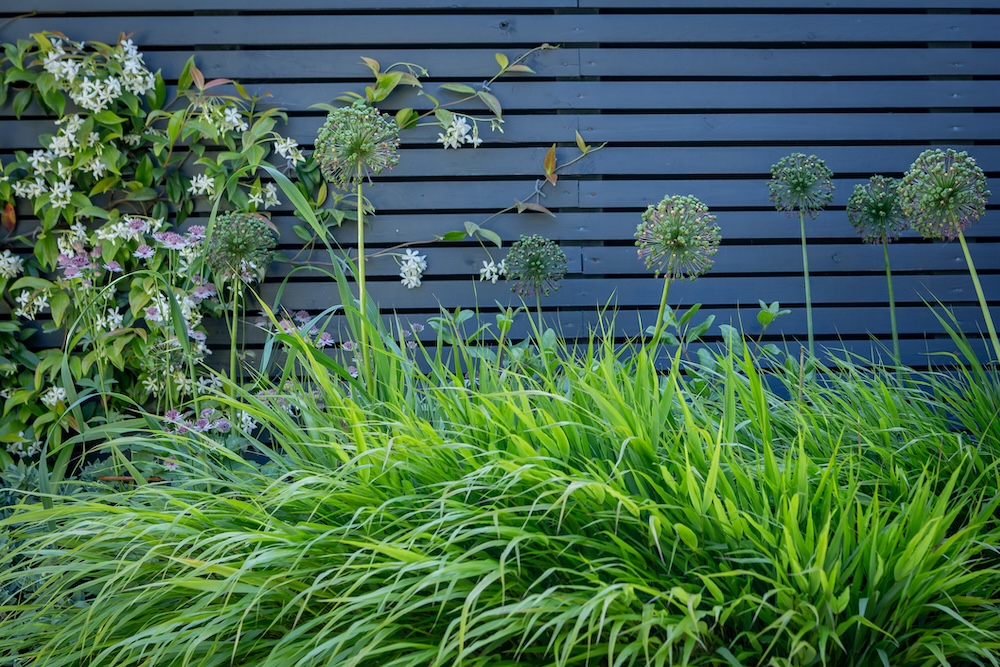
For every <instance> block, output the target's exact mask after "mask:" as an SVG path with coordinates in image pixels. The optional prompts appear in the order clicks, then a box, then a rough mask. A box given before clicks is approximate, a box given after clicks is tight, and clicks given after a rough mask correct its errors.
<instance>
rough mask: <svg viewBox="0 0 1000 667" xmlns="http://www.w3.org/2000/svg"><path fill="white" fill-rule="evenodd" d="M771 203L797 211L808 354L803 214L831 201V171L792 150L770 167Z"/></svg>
mask: <svg viewBox="0 0 1000 667" xmlns="http://www.w3.org/2000/svg"><path fill="white" fill-rule="evenodd" d="M767 187H768V189H769V190H770V192H771V203H773V204H774V207H775V208H776V209H777V210H779V211H786V212H787V213H788V215H792V213H793V212H795V211H798V214H799V226H800V227H801V235H802V276H803V278H804V279H805V284H806V331H807V335H808V338H809V354H810V355H815V345H814V342H813V318H812V293H811V292H810V289H809V254H808V252H807V250H806V216H807V215H808V216H809V217H810V218H815V217H816V216H818V215H819V214H820V212H821V211H822V210H823V209H824V208H825V207H826V206H828V205H829V204H830V203H831V202H833V172H832V171H830V169H829V168H828V167H827V166H826V163H824V162H823V160H821V159H819V158H818V157H816V156H815V155H809V156H806V155H804V154H803V153H792V154H791V155H788V156H786V157H783V158H781V159H780V160H778V162H777V163H776V164H775V165H773V166H772V167H771V181H770V182H769V183H768V184H767Z"/></svg>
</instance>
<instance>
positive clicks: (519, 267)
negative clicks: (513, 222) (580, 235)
mask: <svg viewBox="0 0 1000 667" xmlns="http://www.w3.org/2000/svg"><path fill="white" fill-rule="evenodd" d="M505 261H506V264H507V278H508V280H513V281H514V286H513V287H511V291H513V292H516V293H517V294H519V295H521V296H522V297H529V296H534V295H535V294H542V295H544V296H548V295H549V292H551V291H553V290H557V289H559V281H560V280H562V279H563V277H564V276H565V275H566V266H567V263H568V262H567V260H566V253H564V252H563V250H562V248H560V247H559V246H558V245H556V244H555V243H554V242H552V241H550V240H549V239H546V238H543V237H541V236H539V235H538V234H532V235H531V236H522V237H521V238H520V239H518V240H517V241H515V242H514V245H512V246H511V247H510V252H509V253H508V254H507V258H506V260H505Z"/></svg>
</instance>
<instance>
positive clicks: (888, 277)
mask: <svg viewBox="0 0 1000 667" xmlns="http://www.w3.org/2000/svg"><path fill="white" fill-rule="evenodd" d="M882 254H883V255H884V256H885V281H886V284H887V285H888V287H889V325H890V326H891V327H892V354H893V357H894V359H895V362H896V365H897V366H901V365H902V364H903V361H902V357H901V356H900V354H899V330H898V329H897V328H896V297H895V295H894V294H893V291H892V269H891V268H890V267H889V241H888V240H887V239H884V238H883V239H882Z"/></svg>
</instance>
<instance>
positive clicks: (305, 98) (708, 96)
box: [247, 79, 997, 113]
mask: <svg viewBox="0 0 1000 667" xmlns="http://www.w3.org/2000/svg"><path fill="white" fill-rule="evenodd" d="M463 83H467V84H471V85H473V86H475V85H478V84H479V83H480V82H479V81H466V82H463ZM348 88H354V89H355V90H356V92H357V91H360V90H361V89H362V88H363V86H362V85H357V84H356V85H355V86H353V87H348ZM491 89H492V90H493V92H494V94H495V95H496V96H497V97H498V98H499V99H500V100H503V105H504V108H505V109H508V110H510V111H514V110H531V111H536V112H540V111H541V112H545V111H552V110H582V109H594V110H597V109H600V110H608V111H628V112H634V111H635V110H660V109H672V110H687V111H691V110H712V111H718V110H734V109H741V110H747V111H760V110H763V109H770V110H775V111H782V112H789V111H793V110H831V109H845V110H862V109H864V110H874V109H932V108H934V109H957V108H967V107H987V108H990V107H994V106H995V105H996V104H997V96H996V84H995V82H993V81H977V80H971V81H967V80H954V81H840V80H831V81H727V82H715V81H646V82H642V84H641V85H637V84H636V83H634V82H630V81H550V82H541V81H530V80H523V81H516V82H515V81H512V80H509V79H504V80H501V81H498V82H496V83H494V84H493V86H492V88H491ZM247 90H248V91H250V92H251V93H254V94H261V95H262V94H265V93H266V94H269V95H270V98H269V99H268V102H269V103H271V104H275V105H277V106H280V107H282V108H285V109H289V110H295V111H304V110H306V109H308V107H310V106H311V105H314V104H316V103H319V102H326V103H329V102H332V101H333V100H334V99H335V98H336V97H338V96H340V95H342V94H343V93H344V91H345V86H344V85H343V84H339V83H334V84H330V83H315V84H309V83H272V84H262V85H250V86H247ZM453 97H454V96H453ZM445 99H448V98H447V97H445ZM404 106H409V107H414V108H418V109H421V108H426V107H427V103H426V101H425V100H423V99H421V98H420V97H418V95H417V94H416V93H414V92H412V91H410V90H402V91H398V95H397V96H395V97H393V104H392V105H386V109H387V110H395V109H396V108H401V107H404ZM454 110H455V111H458V112H463V113H477V112H478V113H481V112H482V111H483V107H482V105H481V104H478V103H467V104H466V105H462V106H457V107H454Z"/></svg>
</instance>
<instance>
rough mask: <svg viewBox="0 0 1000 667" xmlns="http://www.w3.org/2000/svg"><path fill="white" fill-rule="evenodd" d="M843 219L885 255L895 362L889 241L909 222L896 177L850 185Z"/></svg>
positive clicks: (897, 358) (894, 348)
mask: <svg viewBox="0 0 1000 667" xmlns="http://www.w3.org/2000/svg"><path fill="white" fill-rule="evenodd" d="M847 219H848V220H850V221H851V224H852V225H853V226H854V229H855V230H857V232H858V234H859V235H860V236H861V238H862V240H863V241H864V242H865V243H881V244H882V254H883V256H884V257H885V279H886V283H887V285H888V289H889V322H890V325H891V326H892V353H893V356H894V359H895V362H896V365H897V366H899V365H901V364H902V357H901V356H900V353H899V329H898V327H897V326H896V299H895V295H894V293H893V289H892V269H891V267H890V265H889V243H890V242H891V241H894V240H895V239H897V238H899V235H900V234H901V233H902V232H904V231H906V230H907V229H908V228H909V226H910V224H909V221H908V220H907V219H906V218H905V217H904V216H903V209H902V203H901V202H900V199H899V181H898V180H897V179H895V178H886V177H885V176H872V177H871V179H870V180H869V181H868V183H867V184H865V185H856V186H854V192H853V193H852V194H851V197H850V199H849V200H848V201H847Z"/></svg>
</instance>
